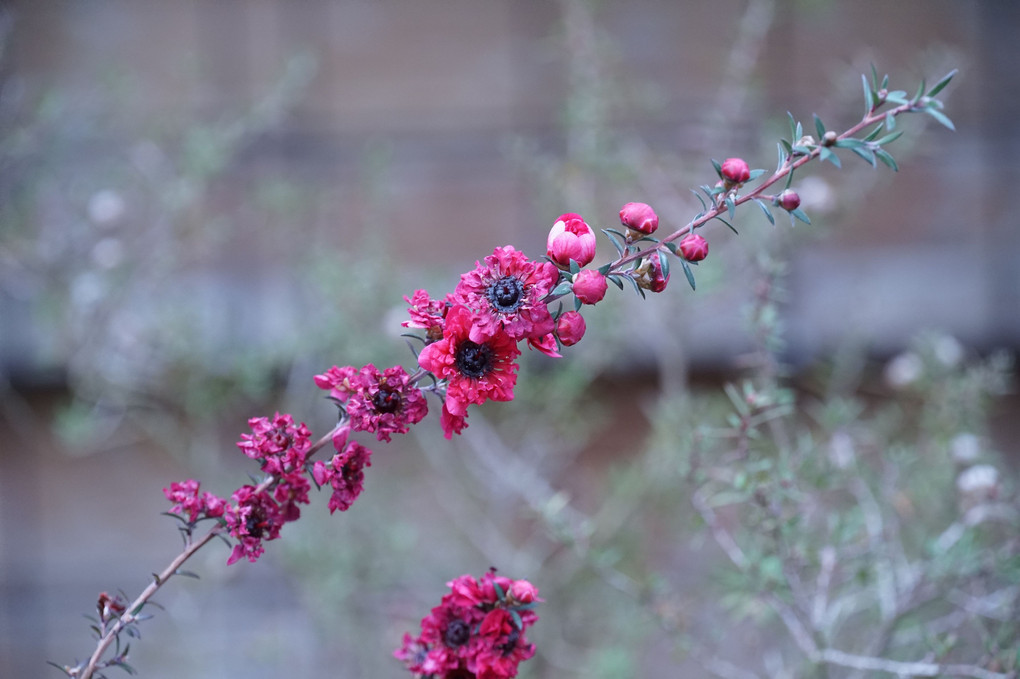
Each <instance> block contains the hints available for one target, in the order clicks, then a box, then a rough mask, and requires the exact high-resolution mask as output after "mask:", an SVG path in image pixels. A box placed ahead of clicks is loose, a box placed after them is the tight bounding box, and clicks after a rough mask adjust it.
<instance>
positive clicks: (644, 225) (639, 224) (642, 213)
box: [620, 203, 659, 235]
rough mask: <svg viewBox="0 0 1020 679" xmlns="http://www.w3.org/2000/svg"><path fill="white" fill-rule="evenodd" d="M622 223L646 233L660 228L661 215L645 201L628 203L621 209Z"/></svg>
mask: <svg viewBox="0 0 1020 679" xmlns="http://www.w3.org/2000/svg"><path fill="white" fill-rule="evenodd" d="M620 223H621V224H623V225H624V226H626V227H627V228H628V229H633V230H634V231H638V232H640V233H643V234H645V235H649V234H652V233H655V230H656V229H658V228H659V216H658V215H657V214H655V210H653V209H652V207H651V206H650V205H647V204H645V203H627V204H626V205H624V206H623V207H622V208H621V209H620Z"/></svg>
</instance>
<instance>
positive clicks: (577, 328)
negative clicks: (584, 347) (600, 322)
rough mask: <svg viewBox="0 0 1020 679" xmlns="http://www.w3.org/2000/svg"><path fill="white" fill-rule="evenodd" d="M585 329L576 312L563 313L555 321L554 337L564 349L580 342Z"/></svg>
mask: <svg viewBox="0 0 1020 679" xmlns="http://www.w3.org/2000/svg"><path fill="white" fill-rule="evenodd" d="M586 329H587V328H586V324H585V322H584V319H583V318H581V314H579V313H577V312H576V311H565V312H563V313H562V314H560V317H559V320H557V321H556V336H557V337H559V338H560V342H562V343H563V346H565V347H572V346H574V345H575V344H577V343H578V342H580V341H581V338H582V337H584V331H585V330H586Z"/></svg>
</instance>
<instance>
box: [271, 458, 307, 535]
mask: <svg viewBox="0 0 1020 679" xmlns="http://www.w3.org/2000/svg"><path fill="white" fill-rule="evenodd" d="M311 487H312V484H311V483H310V482H309V481H308V478H307V477H306V476H305V470H304V468H300V469H297V470H294V471H288V472H284V473H283V474H281V475H280V476H279V477H278V483H277V484H276V487H275V488H273V499H274V500H276V502H277V503H279V505H280V518H281V519H282V520H283V521H285V522H286V521H297V520H298V519H299V518H301V510H300V509H299V508H298V504H305V505H306V504H308V491H309V490H311Z"/></svg>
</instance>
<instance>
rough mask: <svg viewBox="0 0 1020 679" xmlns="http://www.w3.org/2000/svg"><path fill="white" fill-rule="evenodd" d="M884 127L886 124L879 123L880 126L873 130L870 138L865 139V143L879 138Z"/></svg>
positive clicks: (869, 135)
mask: <svg viewBox="0 0 1020 679" xmlns="http://www.w3.org/2000/svg"><path fill="white" fill-rule="evenodd" d="M886 117H888V116H886ZM884 126H885V123H879V124H878V125H876V126H875V129H873V130H872V131H871V132H868V136H866V137H864V139H863V141H872V140H874V139H875V137H877V136H878V134H879V133H880V132H881V131H882V129H883V128H884Z"/></svg>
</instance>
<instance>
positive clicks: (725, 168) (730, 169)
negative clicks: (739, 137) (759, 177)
mask: <svg viewBox="0 0 1020 679" xmlns="http://www.w3.org/2000/svg"><path fill="white" fill-rule="evenodd" d="M721 171H722V176H723V179H725V180H726V181H727V182H728V183H730V184H743V183H744V182H746V181H747V180H748V179H750V178H751V168H750V167H748V165H747V163H746V162H744V160H743V159H742V158H727V159H726V160H724V161H723V162H722V169H721Z"/></svg>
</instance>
